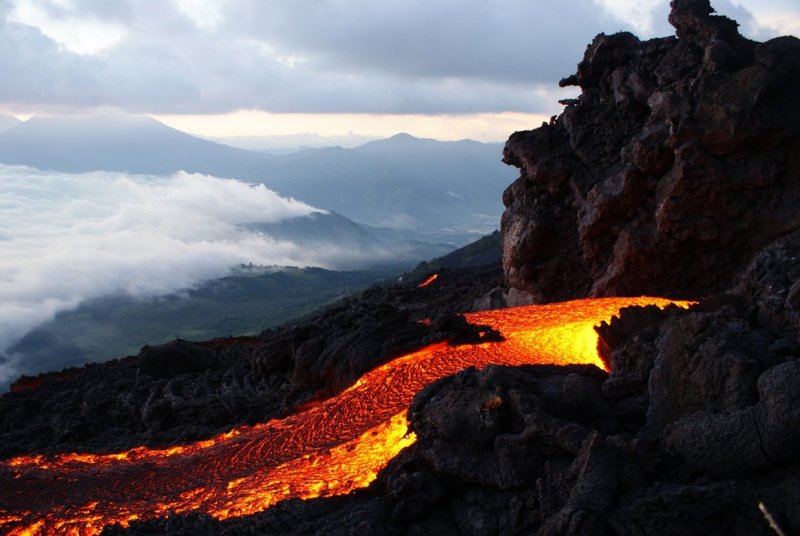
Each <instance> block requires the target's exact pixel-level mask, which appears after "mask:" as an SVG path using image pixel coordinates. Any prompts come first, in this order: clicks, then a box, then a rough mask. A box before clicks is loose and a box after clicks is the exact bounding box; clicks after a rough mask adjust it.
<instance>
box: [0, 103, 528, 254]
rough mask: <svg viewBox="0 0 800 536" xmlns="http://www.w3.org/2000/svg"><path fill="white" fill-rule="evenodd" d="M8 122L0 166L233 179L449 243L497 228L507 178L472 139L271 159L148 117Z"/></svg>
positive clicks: (404, 141) (494, 156) (385, 143)
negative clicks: (449, 239) (190, 174)
mask: <svg viewBox="0 0 800 536" xmlns="http://www.w3.org/2000/svg"><path fill="white" fill-rule="evenodd" d="M10 120H12V121H11V122H10V123H7V122H5V120H4V119H1V118H0V163H4V164H20V165H27V166H32V167H36V168H39V169H45V170H57V171H64V172H86V171H95V170H109V171H125V172H129V173H137V174H139V173H141V174H156V175H162V174H168V173H174V172H176V171H178V170H184V171H187V172H198V173H204V174H209V175H214V176H218V177H226V178H237V179H240V180H244V181H249V182H254V183H264V184H265V185H266V186H267V187H268V188H271V189H273V190H275V191H277V192H278V193H280V194H281V195H284V196H290V197H294V198H296V199H300V200H302V201H305V202H306V203H309V204H312V205H315V206H317V207H320V208H324V209H327V210H331V211H334V212H336V213H339V214H341V215H343V216H346V217H347V218H350V219H353V220H355V221H357V222H359V223H364V224H368V225H371V226H377V227H390V228H393V229H405V230H413V231H416V232H418V233H425V234H429V235H437V236H439V237H442V236H450V237H452V238H453V241H454V242H456V243H466V242H467V241H468V239H469V237H475V236H478V235H480V234H485V233H486V232H490V231H492V230H493V229H495V228H497V226H498V222H499V215H500V213H501V212H502V208H503V207H502V202H501V196H502V191H503V189H504V188H505V187H506V186H507V185H508V184H509V183H510V182H511V181H512V180H513V178H514V175H515V172H514V171H513V169H511V168H508V167H506V166H504V165H503V164H502V163H501V162H500V158H501V152H502V151H501V146H500V145H499V144H485V143H479V142H475V141H470V140H463V141H457V142H441V141H436V140H430V139H419V138H415V137H413V136H410V135H408V134H399V135H396V136H394V137H391V138H388V139H386V140H379V141H374V142H369V143H366V144H364V145H362V146H359V147H356V148H353V149H343V148H340V147H331V148H323V149H307V150H303V151H299V152H295V153H291V154H281V155H275V154H265V153H260V152H253V151H246V150H243V149H235V148H233V147H229V146H226V145H223V144H220V143H215V142H211V141H207V140H203V139H200V138H197V137H194V136H190V135H189V134H186V133H184V132H181V131H179V130H176V129H173V128H171V127H168V126H166V125H164V124H162V123H160V122H158V121H156V120H154V119H151V118H147V117H132V116H95V117H33V118H31V119H29V120H27V121H25V122H19V123H18V124H16V125H14V121H17V120H16V119H14V118H10ZM6 124H8V125H9V128H7V129H6V130H3V125H6Z"/></svg>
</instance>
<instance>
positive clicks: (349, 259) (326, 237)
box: [246, 212, 453, 269]
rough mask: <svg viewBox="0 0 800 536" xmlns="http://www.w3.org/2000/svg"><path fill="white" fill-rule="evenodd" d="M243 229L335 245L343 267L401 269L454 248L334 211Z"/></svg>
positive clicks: (308, 245) (305, 242)
mask: <svg viewBox="0 0 800 536" xmlns="http://www.w3.org/2000/svg"><path fill="white" fill-rule="evenodd" d="M246 228H248V229H250V230H256V231H261V232H264V233H265V234H268V235H270V236H272V237H273V238H275V239H278V240H286V241H289V242H293V243H294V244H297V245H298V246H300V247H303V248H320V247H322V248H324V247H328V248H330V247H332V246H335V247H336V248H337V249H338V250H340V251H341V252H342V257H341V259H339V260H338V263H337V267H339V268H345V269H360V268H368V267H372V268H374V267H375V266H393V267H394V268H396V269H397V268H399V269H403V268H404V266H403V265H404V264H407V263H409V262H410V261H418V260H422V259H429V258H431V257H433V256H436V255H442V254H446V253H449V252H451V251H453V246H452V245H451V244H449V243H443V242H431V241H430V239H431V237H430V236H426V235H421V234H418V233H415V232H413V231H406V232H398V231H396V230H394V229H387V228H381V227H370V226H367V225H362V224H359V223H356V222H354V221H352V220H350V219H349V218H345V217H344V216H342V215H341V214H337V213H335V212H327V213H322V212H313V213H311V214H309V215H307V216H298V217H295V218H289V219H286V220H281V221H279V222H276V223H259V224H251V225H247V226H246Z"/></svg>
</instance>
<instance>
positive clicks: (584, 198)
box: [502, 0, 800, 301]
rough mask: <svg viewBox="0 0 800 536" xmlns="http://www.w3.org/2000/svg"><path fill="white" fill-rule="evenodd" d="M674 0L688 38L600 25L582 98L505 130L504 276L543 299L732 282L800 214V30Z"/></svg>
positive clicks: (706, 288) (683, 291)
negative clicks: (768, 29) (758, 25)
mask: <svg viewBox="0 0 800 536" xmlns="http://www.w3.org/2000/svg"><path fill="white" fill-rule="evenodd" d="M671 5H672V12H671V13H670V19H669V20H670V22H671V23H672V24H673V25H674V26H675V28H676V33H677V37H669V38H662V39H651V40H648V41H640V40H639V39H638V38H636V37H635V36H633V35H632V34H630V33H619V34H614V35H603V34H600V35H598V36H597V37H596V38H595V39H594V41H593V42H592V43H591V44H590V45H589V46H588V48H587V49H586V53H585V55H584V58H583V61H582V62H581V63H580V64H579V65H578V71H577V74H575V75H573V76H570V77H568V78H566V79H564V80H562V85H578V86H580V89H581V94H580V96H579V97H578V98H577V100H575V101H574V102H569V103H568V104H567V106H566V108H565V110H564V112H563V113H562V114H561V115H560V116H558V118H557V119H556V120H555V121H553V122H551V123H550V124H545V125H542V127H540V128H538V129H536V130H533V131H526V132H517V133H515V134H513V135H512V136H511V137H510V138H509V140H508V142H507V144H506V147H505V150H504V160H505V162H506V163H508V164H511V165H514V166H516V167H518V168H520V172H521V173H520V178H519V179H518V180H517V181H515V182H514V183H513V184H512V185H511V186H510V187H509V188H508V189H507V190H506V191H505V193H504V197H503V201H504V203H505V205H506V211H505V213H504V214H503V218H502V236H503V261H504V267H505V275H506V278H507V282H508V284H509V285H510V286H511V287H515V288H517V289H520V290H524V291H527V292H529V293H531V294H532V295H533V296H534V298H535V299H536V300H537V301H556V300H563V299H567V298H576V297H582V296H587V295H591V296H605V295H636V294H642V293H650V294H669V295H683V296H700V295H704V294H706V293H709V292H712V291H719V290H722V289H724V288H727V287H728V286H729V285H730V284H731V282H732V277H733V276H734V275H735V274H736V273H737V272H738V271H739V270H741V269H742V268H743V263H745V262H747V260H748V259H749V258H750V257H751V256H752V255H753V254H754V253H755V252H756V251H758V250H760V249H761V248H763V247H764V246H766V245H767V244H769V243H770V242H772V241H773V240H775V239H776V238H778V237H780V236H783V235H785V234H787V233H788V232H791V231H793V230H795V229H798V228H800V212H798V211H797V205H798V203H799V202H800V93H798V91H797V87H800V40H798V39H796V38H794V37H781V38H777V39H772V40H771V41H768V42H766V43H756V42H753V41H749V40H747V39H745V38H743V37H742V36H740V35H739V33H738V31H737V30H736V28H737V24H736V22H734V21H732V20H730V19H728V18H726V17H723V16H716V15H711V14H710V13H711V12H712V9H711V7H710V6H709V3H708V2H707V1H705V0H674V1H673V2H672V4H671Z"/></svg>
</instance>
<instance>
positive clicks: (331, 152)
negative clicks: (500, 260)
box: [266, 134, 514, 236]
mask: <svg viewBox="0 0 800 536" xmlns="http://www.w3.org/2000/svg"><path fill="white" fill-rule="evenodd" d="M501 155H502V146H501V145H500V144H487V143H479V142H476V141H471V140H462V141H456V142H442V141H437V140H431V139H420V138H415V137H413V136H410V135H408V134H398V135H396V136H393V137H391V138H388V139H385V140H379V141H374V142H369V143H366V144H364V145H361V146H359V147H356V148H353V149H342V148H340V147H334V148H326V149H313V150H307V151H302V152H299V153H293V154H288V155H282V156H278V157H276V158H275V159H274V160H273V162H271V168H270V169H269V172H268V175H267V176H266V180H267V181H268V183H269V185H270V187H272V188H274V189H275V190H276V191H278V192H280V193H281V194H283V195H287V196H291V197H298V198H301V199H303V200H304V201H306V202H308V203H311V204H316V205H318V206H324V207H325V208H329V209H330V210H335V211H337V212H340V213H342V214H346V215H347V216H348V217H350V218H353V219H354V220H356V221H360V222H364V223H368V224H371V225H378V226H385V227H393V228H399V229H414V230H416V231H420V232H431V231H433V230H437V231H442V230H449V231H451V232H458V233H462V234H466V233H473V236H474V234H485V233H488V232H491V231H492V230H494V229H496V228H497V225H498V221H499V217H498V215H499V214H500V212H502V208H503V207H502V201H501V198H502V192H503V189H504V187H505V185H506V184H508V182H509V181H511V180H513V178H514V173H512V172H511V170H510V169H509V168H508V167H506V166H504V165H503V164H502V163H501V162H500V158H501Z"/></svg>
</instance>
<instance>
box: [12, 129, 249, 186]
mask: <svg viewBox="0 0 800 536" xmlns="http://www.w3.org/2000/svg"><path fill="white" fill-rule="evenodd" d="M260 161H261V158H260V155H258V154H257V153H252V152H250V151H244V150H241V149H234V148H233V147H228V146H226V145H222V144H219V143H214V142H210V141H206V140H202V139H200V138H196V137H194V136H190V135H188V134H186V133H184V132H181V131H179V130H176V129H174V128H171V127H168V126H167V125H164V124H163V123H160V122H158V121H156V120H155V119H151V118H149V117H143V116H128V115H98V116H74V117H71V116H67V117H50V116H43V117H38V116H37V117H32V118H30V119H28V120H27V121H25V122H24V123H21V124H19V125H17V126H16V127H14V128H11V129H9V130H7V131H6V132H3V133H1V134H0V162H2V163H4V164H22V165H26V166H31V167H35V168H39V169H44V170H55V171H64V172H69V173H80V172H86V171H96V170H108V171H125V172H129V173H144V174H159V175H160V174H168V173H174V172H176V171H179V170H184V171H188V172H199V173H206V174H210V175H215V176H219V177H239V178H242V179H252V178H253V177H254V176H255V175H254V174H253V173H254V172H253V169H255V168H257V167H258V164H259V163H260Z"/></svg>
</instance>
